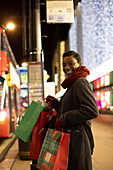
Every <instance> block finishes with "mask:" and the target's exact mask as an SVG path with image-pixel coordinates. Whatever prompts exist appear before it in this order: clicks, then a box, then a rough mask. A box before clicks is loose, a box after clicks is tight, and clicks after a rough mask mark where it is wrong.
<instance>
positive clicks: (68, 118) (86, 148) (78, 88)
mask: <svg viewBox="0 0 113 170" xmlns="http://www.w3.org/2000/svg"><path fill="white" fill-rule="evenodd" d="M63 71H64V73H65V75H66V79H65V80H64V81H63V83H62V84H61V85H62V87H63V88H67V91H66V92H65V94H64V95H63V96H62V98H61V100H60V102H58V101H57V100H56V99H55V98H54V99H53V102H52V105H53V107H54V108H55V109H57V111H58V119H57V120H56V122H55V127H56V129H58V130H61V129H62V128H63V130H64V132H68V133H70V148H69V162H68V170H92V160H91V155H92V153H93V148H94V141H93V135H92V131H91V119H94V118H96V117H97V116H98V108H97V104H96V100H95V97H94V94H93V91H92V89H91V86H90V83H89V82H88V80H87V79H86V77H87V75H88V74H89V70H88V69H87V68H86V67H85V66H82V63H81V57H80V55H79V54H78V53H76V52H74V51H68V52H66V53H64V54H63ZM50 98H51V96H48V97H47V101H49V99H50Z"/></svg>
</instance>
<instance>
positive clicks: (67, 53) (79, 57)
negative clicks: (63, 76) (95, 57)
mask: <svg viewBox="0 0 113 170" xmlns="http://www.w3.org/2000/svg"><path fill="white" fill-rule="evenodd" d="M67 56H73V57H74V58H75V59H76V60H77V62H78V63H79V62H82V61H81V56H80V55H79V54H78V53H76V52H75V51H67V52H65V53H64V54H63V55H62V57H63V58H64V57H67Z"/></svg>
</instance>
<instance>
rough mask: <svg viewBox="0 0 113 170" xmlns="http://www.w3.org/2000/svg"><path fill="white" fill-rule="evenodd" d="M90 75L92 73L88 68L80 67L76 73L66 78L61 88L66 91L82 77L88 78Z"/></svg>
mask: <svg viewBox="0 0 113 170" xmlns="http://www.w3.org/2000/svg"><path fill="white" fill-rule="evenodd" d="M88 74H90V71H89V70H88V69H87V68H86V66H80V67H78V68H77V69H76V70H75V72H74V73H73V74H72V75H70V76H69V77H68V78H66V79H65V80H64V81H63V82H62V84H61V86H62V87H63V88H64V89H65V88H68V87H69V86H70V85H71V84H72V83H73V82H75V81H76V80H77V79H78V78H80V77H87V76H88Z"/></svg>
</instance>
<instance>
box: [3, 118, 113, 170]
mask: <svg viewBox="0 0 113 170" xmlns="http://www.w3.org/2000/svg"><path fill="white" fill-rule="evenodd" d="M92 130H93V134H94V140H95V149H94V154H93V156H92V160H93V170H113V116H112V117H108V116H106V117H105V116H104V117H103V116H100V117H99V118H97V119H95V120H93V122H92ZM30 163H31V161H28V160H27V161H25V160H20V159H19V156H18V139H16V141H15V143H14V144H13V145H12V147H11V148H10V150H9V152H8V153H7V155H6V157H5V160H4V161H2V162H1V163H0V170H30ZM73 170H74V169H73Z"/></svg>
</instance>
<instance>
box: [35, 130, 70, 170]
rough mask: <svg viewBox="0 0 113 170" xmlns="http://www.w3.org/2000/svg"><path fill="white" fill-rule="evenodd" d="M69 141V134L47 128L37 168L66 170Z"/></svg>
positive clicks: (42, 169)
mask: <svg viewBox="0 0 113 170" xmlns="http://www.w3.org/2000/svg"><path fill="white" fill-rule="evenodd" d="M69 141H70V134H68V133H64V132H60V131H57V130H54V129H50V128H49V129H48V131H47V133H46V136H45V139H44V142H43V145H42V149H41V151H40V155H39V159H38V163H37V168H38V169H41V170H57V169H63V170H66V169H67V165H68V152H69ZM62 155H63V156H62Z"/></svg>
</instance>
